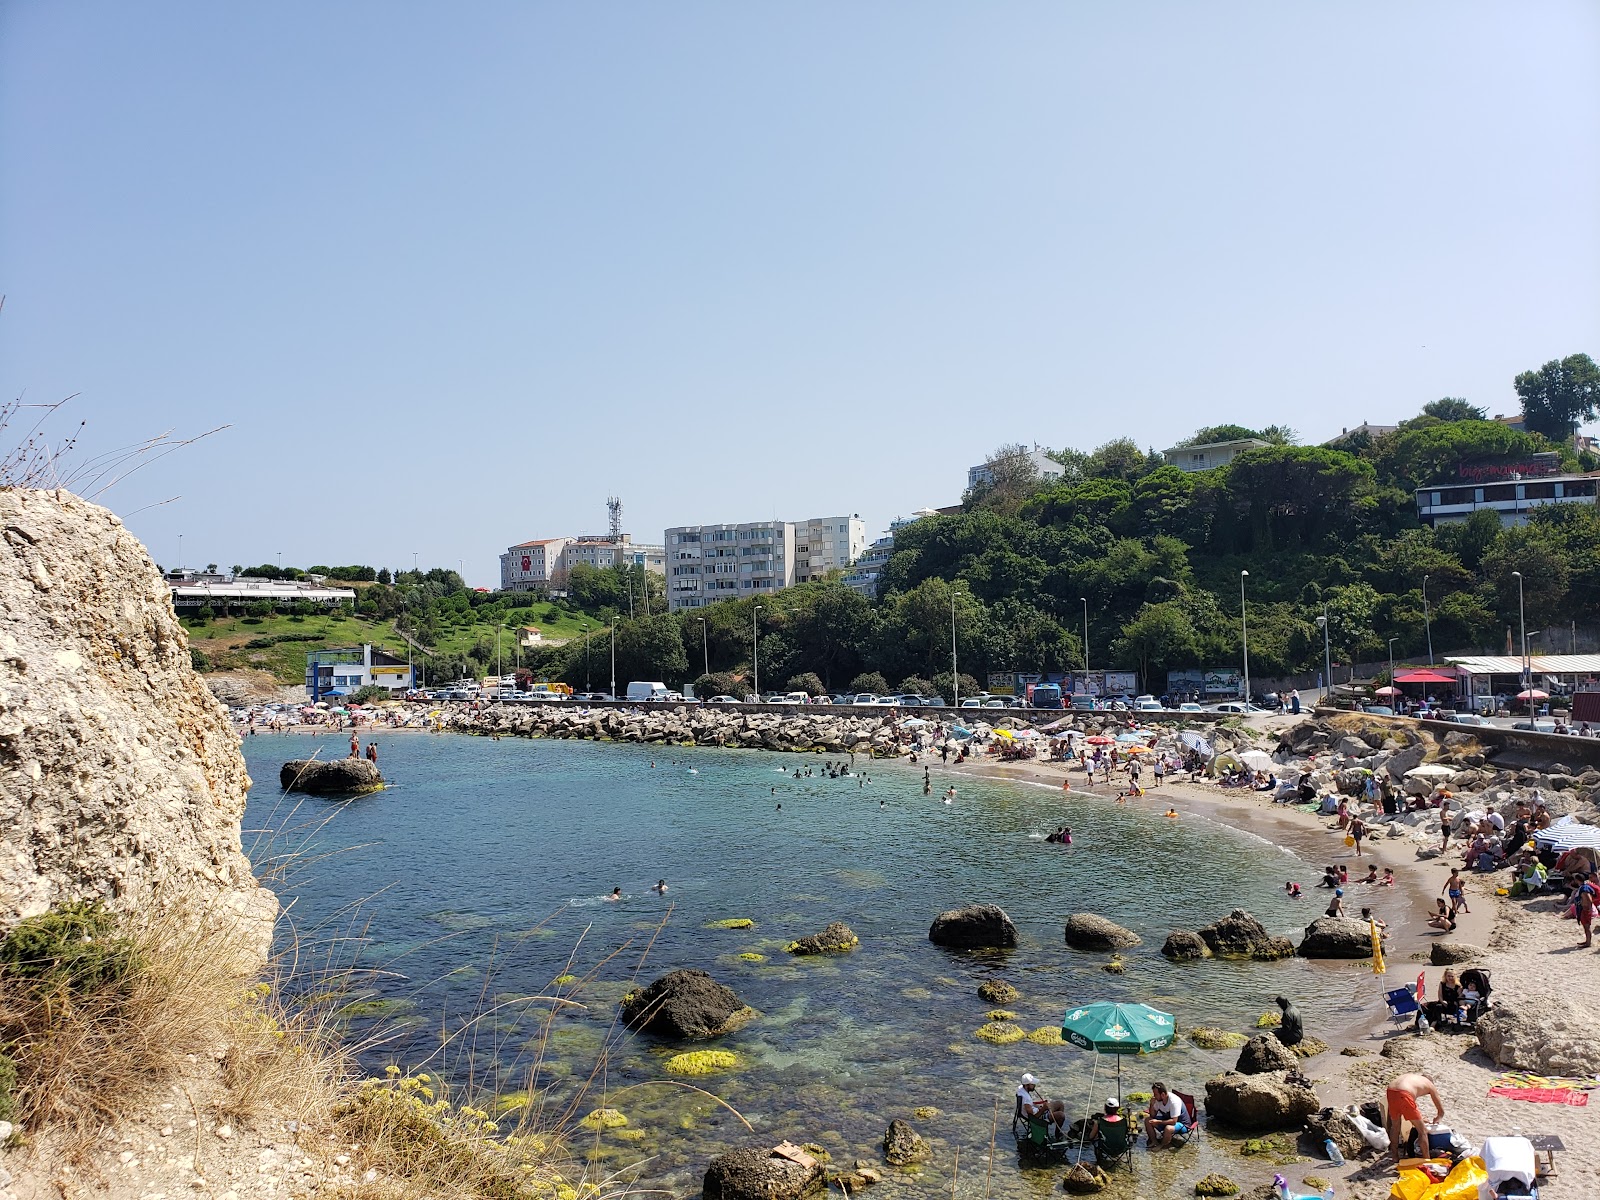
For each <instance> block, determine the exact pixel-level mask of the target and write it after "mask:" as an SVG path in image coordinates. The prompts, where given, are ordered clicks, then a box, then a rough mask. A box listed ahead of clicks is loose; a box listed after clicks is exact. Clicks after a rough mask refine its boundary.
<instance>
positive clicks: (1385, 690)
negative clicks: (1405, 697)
mask: <svg viewBox="0 0 1600 1200" xmlns="http://www.w3.org/2000/svg"><path fill="white" fill-rule="evenodd" d="M1372 694H1373V695H1374V696H1399V695H1401V694H1402V693H1401V691H1400V689H1399V688H1397V687H1381V688H1379V689H1378V690H1377V691H1375V692H1373V693H1372Z"/></svg>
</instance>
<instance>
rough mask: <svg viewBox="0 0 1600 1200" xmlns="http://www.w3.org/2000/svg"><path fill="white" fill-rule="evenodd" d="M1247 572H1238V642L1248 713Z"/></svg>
mask: <svg viewBox="0 0 1600 1200" xmlns="http://www.w3.org/2000/svg"><path fill="white" fill-rule="evenodd" d="M1249 576H1250V572H1249V571H1240V572H1239V640H1240V642H1241V643H1243V645H1244V710H1245V712H1249V711H1250V624H1249V620H1248V618H1247V617H1246V616H1245V609H1244V581H1245V580H1246V579H1247V578H1249Z"/></svg>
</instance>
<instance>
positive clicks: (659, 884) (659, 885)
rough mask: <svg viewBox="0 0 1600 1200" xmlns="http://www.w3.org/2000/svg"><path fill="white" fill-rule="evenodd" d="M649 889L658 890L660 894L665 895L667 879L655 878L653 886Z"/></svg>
mask: <svg viewBox="0 0 1600 1200" xmlns="http://www.w3.org/2000/svg"><path fill="white" fill-rule="evenodd" d="M650 890H651V891H652V892H659V893H660V894H661V895H663V896H665V895H666V894H667V881H666V880H665V879H658V880H656V885H655V887H653V888H651V889H650Z"/></svg>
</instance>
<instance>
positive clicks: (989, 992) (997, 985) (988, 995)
mask: <svg viewBox="0 0 1600 1200" xmlns="http://www.w3.org/2000/svg"><path fill="white" fill-rule="evenodd" d="M1021 996H1022V993H1021V992H1019V991H1017V989H1016V988H1014V987H1013V986H1012V985H1011V984H1009V983H1007V982H1006V981H1005V980H1004V979H986V980H984V981H983V982H982V983H980V984H979V985H978V999H980V1000H987V1001H988V1002H989V1003H990V1004H1010V1003H1011V1002H1012V1001H1013V1000H1017V999H1020V998H1021Z"/></svg>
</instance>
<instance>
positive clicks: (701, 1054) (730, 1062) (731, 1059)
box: [662, 1050, 739, 1075]
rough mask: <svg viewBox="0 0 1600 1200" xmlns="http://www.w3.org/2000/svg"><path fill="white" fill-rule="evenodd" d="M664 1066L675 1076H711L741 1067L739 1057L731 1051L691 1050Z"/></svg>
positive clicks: (675, 1056)
mask: <svg viewBox="0 0 1600 1200" xmlns="http://www.w3.org/2000/svg"><path fill="white" fill-rule="evenodd" d="M662 1065H663V1066H664V1067H665V1068H666V1070H667V1071H668V1072H669V1073H670V1074H673V1075H711V1074H713V1073H715V1072H717V1071H731V1070H733V1069H734V1068H735V1067H737V1066H738V1065H739V1056H738V1055H737V1054H735V1053H733V1051H731V1050H690V1051H687V1052H685V1053H683V1054H674V1055H673V1056H672V1057H671V1058H669V1059H667V1061H666V1062H665V1063H663V1064H662Z"/></svg>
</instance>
